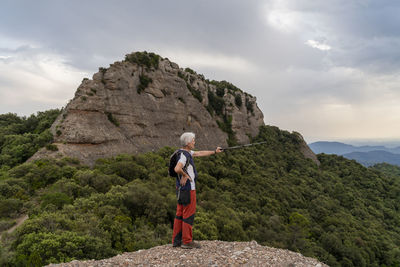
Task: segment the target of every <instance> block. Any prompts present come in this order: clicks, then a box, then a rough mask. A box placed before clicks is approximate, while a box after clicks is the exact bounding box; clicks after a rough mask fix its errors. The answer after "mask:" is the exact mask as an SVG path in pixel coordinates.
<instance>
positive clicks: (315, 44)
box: [306, 40, 332, 51]
mask: <svg viewBox="0 0 400 267" xmlns="http://www.w3.org/2000/svg"><path fill="white" fill-rule="evenodd" d="M306 44H307V45H309V46H311V47H313V48H317V49H319V50H322V51H327V50H331V49H332V47H330V46H329V45H327V44H323V43H320V42H318V41H315V40H308V41H307V42H306Z"/></svg>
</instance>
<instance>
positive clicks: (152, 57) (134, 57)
mask: <svg viewBox="0 0 400 267" xmlns="http://www.w3.org/2000/svg"><path fill="white" fill-rule="evenodd" d="M160 59H161V57H160V56H159V55H156V54H154V53H147V52H146V51H144V52H135V53H131V54H128V55H126V56H125V61H128V62H131V63H134V64H138V65H141V66H145V67H146V68H147V69H150V68H155V69H158V64H159V62H160Z"/></svg>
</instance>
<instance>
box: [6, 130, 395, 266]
mask: <svg viewBox="0 0 400 267" xmlns="http://www.w3.org/2000/svg"><path fill="white" fill-rule="evenodd" d="M199 138H201V137H199ZM253 141H254V142H258V141H267V142H268V143H267V144H266V145H259V146H254V147H249V148H246V149H242V150H235V151H229V152H227V153H221V154H219V155H217V156H212V157H206V158H196V159H195V161H196V165H197V168H198V171H199V180H198V184H197V194H198V197H197V199H198V212H197V214H196V218H195V223H194V228H193V229H194V238H195V239H209V240H213V239H219V240H226V241H249V240H256V241H257V242H259V243H261V244H263V245H268V246H274V247H280V248H288V249H290V250H293V251H299V252H301V253H302V254H304V255H305V256H312V257H316V258H318V259H319V260H320V261H323V262H325V263H327V264H328V265H329V266H398V264H399V263H400V250H399V249H398V247H399V243H400V229H399V228H398V225H399V224H400V214H399V212H398V211H399V210H400V187H399V185H400V177H399V176H398V175H392V176H389V175H386V174H383V173H382V172H380V171H379V170H376V169H372V170H371V169H368V168H365V167H363V166H361V165H360V164H357V163H356V162H355V161H350V160H347V159H345V158H343V157H338V156H334V155H323V154H321V155H319V156H318V158H319V160H320V161H321V166H320V167H319V168H318V167H317V166H316V165H315V164H314V163H313V162H311V160H308V159H305V158H304V156H303V155H302V154H301V152H300V151H299V146H300V141H301V140H300V139H299V137H298V136H297V135H296V134H290V133H289V132H286V131H281V130H279V129H278V128H277V127H272V126H263V127H261V128H260V134H259V136H258V137H257V138H255V139H254V140H253ZM173 151H174V148H169V147H165V148H163V149H161V150H159V151H158V152H153V153H146V154H141V155H120V156H118V157H115V158H110V159H101V160H98V161H97V163H96V165H95V166H94V167H93V168H89V167H87V166H82V165H80V164H79V162H77V161H76V160H71V159H63V160H58V161H54V160H45V159H42V160H39V161H36V162H33V163H24V164H21V165H18V166H16V167H14V168H12V169H10V170H5V169H3V170H2V172H1V174H0V175H1V177H0V194H1V195H0V216H1V223H4V224H6V223H7V222H8V221H9V220H12V218H15V217H16V216H18V214H21V213H28V214H29V219H28V220H27V221H26V222H25V223H24V224H23V225H22V226H20V227H19V228H18V229H17V230H16V231H15V232H14V233H13V234H7V233H4V234H3V237H2V247H1V250H0V253H1V261H0V263H1V265H2V266H7V265H12V266H14V265H20V266H26V265H29V264H30V265H33V266H35V265H37V266H39V265H41V264H46V263H50V262H63V261H70V260H72V259H91V258H94V259H100V258H107V257H110V256H112V255H115V254H117V253H121V252H123V251H133V250H138V249H142V248H149V247H152V246H155V245H159V244H167V243H169V242H170V241H171V235H172V233H171V229H172V223H173V220H174V217H175V205H176V199H175V190H174V185H175V182H174V179H173V178H171V177H168V176H167V165H168V159H169V156H170V154H171V153H172V152H173Z"/></svg>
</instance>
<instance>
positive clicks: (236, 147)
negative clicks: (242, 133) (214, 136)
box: [222, 141, 267, 151]
mask: <svg viewBox="0 0 400 267" xmlns="http://www.w3.org/2000/svg"><path fill="white" fill-rule="evenodd" d="M266 143H267V142H266V141H265V142H258V143H252V144H246V145H240V146H231V147H227V148H222V151H225V150H231V149H239V148H243V147H249V146H255V145H261V144H266Z"/></svg>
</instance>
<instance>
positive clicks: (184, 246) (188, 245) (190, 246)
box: [181, 241, 201, 249]
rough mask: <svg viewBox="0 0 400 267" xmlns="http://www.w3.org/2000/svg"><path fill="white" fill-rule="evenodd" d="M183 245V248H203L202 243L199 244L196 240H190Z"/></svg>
mask: <svg viewBox="0 0 400 267" xmlns="http://www.w3.org/2000/svg"><path fill="white" fill-rule="evenodd" d="M181 247H182V248H185V249H192V248H201V246H200V244H199V243H196V242H194V241H192V242H190V243H187V244H182V246H181Z"/></svg>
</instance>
